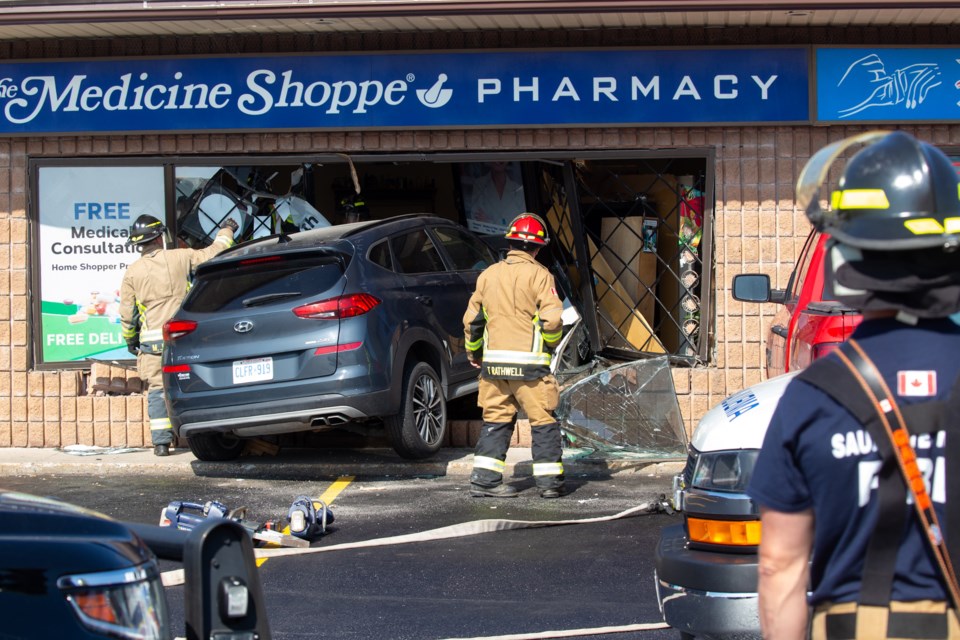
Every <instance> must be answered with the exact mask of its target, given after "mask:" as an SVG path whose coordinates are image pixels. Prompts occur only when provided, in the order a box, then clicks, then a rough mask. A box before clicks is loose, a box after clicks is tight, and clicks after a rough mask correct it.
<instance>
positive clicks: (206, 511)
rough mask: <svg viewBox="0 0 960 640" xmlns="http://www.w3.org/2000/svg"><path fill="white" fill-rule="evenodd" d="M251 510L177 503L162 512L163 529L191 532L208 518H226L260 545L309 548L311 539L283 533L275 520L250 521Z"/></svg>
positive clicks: (208, 503)
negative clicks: (241, 528)
mask: <svg viewBox="0 0 960 640" xmlns="http://www.w3.org/2000/svg"><path fill="white" fill-rule="evenodd" d="M246 515H247V508H246V507H240V508H238V509H228V508H227V506H226V505H224V504H223V503H222V502H218V501H216V500H209V501H207V502H205V503H202V504H201V503H199V502H186V501H182V500H174V501H173V502H171V503H170V504H168V505H167V506H166V508H164V509H163V511H161V512H160V526H161V527H170V526H175V527H176V528H177V529H180V530H183V531H190V530H192V529H194V528H195V527H196V526H197V525H199V524H200V523H202V522H203V521H204V520H207V519H208V518H223V519H227V520H233V521H234V522H237V523H239V524H240V525H241V526H242V527H243V528H244V529H246V531H247V533H249V534H250V537H251V538H253V540H254V541H255V542H257V543H260V544H263V543H273V544H277V545H280V546H282V547H308V546H310V542H309V540H305V539H303V538H301V537H298V536H291V535H287V534H285V533H282V532H281V529H283V526H282V525H281V524H280V523H278V522H276V521H273V520H268V521H265V522H256V521H253V520H247V519H246Z"/></svg>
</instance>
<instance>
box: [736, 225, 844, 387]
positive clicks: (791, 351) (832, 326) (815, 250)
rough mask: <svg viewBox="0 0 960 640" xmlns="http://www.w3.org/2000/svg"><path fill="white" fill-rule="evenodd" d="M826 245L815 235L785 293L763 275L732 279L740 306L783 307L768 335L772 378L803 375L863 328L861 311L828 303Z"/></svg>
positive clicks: (823, 236)
mask: <svg viewBox="0 0 960 640" xmlns="http://www.w3.org/2000/svg"><path fill="white" fill-rule="evenodd" d="M826 242H827V236H825V235H824V234H822V233H818V232H816V231H813V232H811V233H810V235H809V236H808V237H807V241H806V242H805V243H804V245H803V249H802V250H801V252H800V259H799V260H798V261H797V264H796V266H795V267H794V270H793V273H792V274H790V279H789V280H788V281H787V286H786V288H785V289H771V288H770V277H769V276H767V275H764V274H741V275H737V276H734V277H733V298H734V299H735V300H740V301H742V302H775V303H778V304H780V305H781V306H780V308H779V309H778V310H777V313H776V314H775V315H774V317H773V322H772V323H771V326H770V331H769V333H768V334H767V342H766V355H767V362H766V364H767V378H773V377H775V376H778V375H780V374H782V373H787V372H789V371H799V370H800V369H803V368H804V367H806V366H808V365H809V364H810V363H811V362H813V361H814V360H816V359H817V358H820V357H821V356H823V355H825V354H827V353H830V352H831V351H833V350H834V349H836V348H837V347H838V346H840V343H841V342H843V341H844V340H846V339H847V338H848V337H849V336H850V334H851V333H853V329H854V327H856V326H857V325H858V324H860V320H861V317H860V314H859V312H858V311H856V310H854V309H851V308H849V307H846V306H844V305H842V304H840V303H839V302H836V301H835V300H826V299H824V292H823V285H824V278H823V261H824V253H825V247H826Z"/></svg>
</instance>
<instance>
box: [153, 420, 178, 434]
mask: <svg viewBox="0 0 960 640" xmlns="http://www.w3.org/2000/svg"><path fill="white" fill-rule="evenodd" d="M172 428H173V427H172V425H171V424H170V418H150V431H158V430H160V429H172Z"/></svg>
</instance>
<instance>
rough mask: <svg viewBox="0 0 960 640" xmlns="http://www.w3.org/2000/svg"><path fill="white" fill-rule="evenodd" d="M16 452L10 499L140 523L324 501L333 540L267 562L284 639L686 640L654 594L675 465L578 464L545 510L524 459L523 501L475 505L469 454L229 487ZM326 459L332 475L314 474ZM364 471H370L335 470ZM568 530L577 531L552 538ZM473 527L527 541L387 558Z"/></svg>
mask: <svg viewBox="0 0 960 640" xmlns="http://www.w3.org/2000/svg"><path fill="white" fill-rule="evenodd" d="M41 451H47V450H41ZM22 452H23V451H22V450H21V451H20V453H22ZM13 453H18V452H17V451H12V450H0V486H4V487H5V488H8V489H16V490H23V491H30V492H33V493H39V494H41V495H52V496H57V497H59V498H61V499H63V500H66V501H70V502H74V503H76V504H80V505H82V506H85V507H89V508H93V509H97V510H99V511H102V512H104V513H106V514H107V515H110V516H112V517H115V518H119V519H124V520H130V521H135V522H147V523H155V522H156V521H157V519H158V515H159V512H160V510H161V509H162V508H163V506H165V505H166V504H167V503H168V501H170V500H189V501H200V502H202V501H204V500H210V499H216V500H219V501H221V502H223V503H225V504H226V505H228V506H230V507H237V506H241V505H242V506H245V507H247V510H248V513H249V514H250V517H251V518H274V517H277V516H282V515H285V512H286V509H287V508H288V506H289V504H290V502H291V500H292V499H293V498H294V497H295V496H296V495H300V494H304V495H308V496H311V497H314V498H321V497H322V498H323V499H324V500H325V501H326V502H328V503H329V504H330V507H331V510H332V511H333V513H334V515H335V521H334V523H333V524H332V525H331V526H330V529H329V531H328V533H327V535H325V536H323V537H322V538H320V539H319V540H317V541H316V542H314V543H313V544H312V545H311V547H310V552H309V553H301V554H296V555H293V556H289V557H270V558H261V560H260V561H261V563H262V564H261V567H260V574H259V575H260V578H261V581H262V584H263V588H264V592H265V598H266V602H267V606H268V612H269V617H270V626H271V632H272V636H273V637H274V638H290V639H293V638H297V639H299V638H320V637H335V638H371V637H380V638H497V637H510V638H521V637H530V638H533V637H582V638H589V637H599V636H600V635H602V636H603V637H610V635H613V636H614V637H621V638H669V637H675V636H676V632H674V631H672V630H669V629H666V628H664V625H663V624H662V622H661V620H660V617H659V612H658V610H657V605H656V600H655V597H654V589H653V567H652V549H653V546H654V545H655V544H656V540H657V538H658V535H659V530H660V528H661V527H662V526H665V525H667V524H671V523H673V522H675V519H674V518H675V516H669V515H665V514H663V513H656V512H655V506H656V503H657V501H658V498H659V496H660V495H661V494H662V493H664V492H666V491H668V490H669V481H670V474H669V473H668V469H669V467H670V465H668V464H666V463H661V464H658V465H651V464H649V463H646V464H634V465H633V466H632V467H630V466H628V465H623V464H620V463H617V464H615V465H612V466H613V467H617V468H611V465H610V464H607V465H602V464H598V463H596V462H591V463H586V464H587V466H582V465H581V464H580V463H574V462H573V461H571V464H570V465H568V469H569V472H568V473H569V476H570V477H569V480H568V482H569V485H570V487H571V489H572V492H571V493H570V495H568V496H565V497H563V498H561V499H559V500H543V499H541V498H540V497H539V495H538V494H537V492H536V491H535V490H534V489H533V481H532V478H531V477H530V476H529V475H528V474H526V473H525V471H524V470H525V467H524V464H523V459H522V458H523V456H524V454H526V455H529V452H524V451H522V450H518V451H515V452H514V453H512V454H511V456H512V457H513V458H514V459H513V461H512V465H511V469H510V472H509V474H508V475H510V476H511V480H510V481H511V482H515V483H517V485H518V487H520V488H522V489H523V491H522V492H521V494H520V496H519V497H517V498H515V499H510V500H496V499H477V498H470V497H469V494H468V486H469V479H468V475H467V473H468V472H467V473H463V472H462V471H461V469H469V466H470V465H469V455H470V454H469V453H467V452H463V451H449V452H445V453H444V455H443V456H441V457H442V458H443V460H435V461H434V462H433V463H432V464H433V465H434V467H432V469H433V472H430V471H429V470H428V469H426V468H423V467H418V465H417V464H414V465H412V466H410V465H405V463H406V461H400V462H394V461H393V460H392V459H391V456H390V455H389V453H388V452H386V451H383V452H374V451H361V450H357V451H349V452H341V453H339V454H336V453H330V452H309V453H308V452H284V453H282V454H281V455H280V456H277V459H271V460H262V459H257V460H246V459H242V460H240V461H237V462H235V463H231V465H233V471H234V473H232V474H230V473H228V471H229V469H226V468H221V467H220V466H218V468H216V469H213V468H204V466H205V465H207V464H208V463H202V465H201V466H198V463H196V461H191V460H189V459H188V457H189V456H188V454H186V453H183V454H181V455H182V458H180V459H176V458H177V456H171V457H170V458H171V459H174V460H171V459H161V458H156V459H154V460H150V458H152V457H153V456H152V454H149V452H147V454H144V453H141V452H131V453H126V454H101V455H99V456H97V455H93V456H71V457H70V458H69V459H63V458H62V457H60V456H65V455H68V454H63V453H62V452H61V453H60V454H59V455H57V454H55V453H49V452H47V453H46V454H44V453H34V454H31V455H28V454H25V453H24V454H23V455H21V456H20V458H19V466H17V464H18V463H16V462H13V461H11V460H10V457H11V454H13ZM318 453H320V457H321V458H324V457H326V460H325V461H317V460H313V463H312V464H308V462H309V461H308V460H306V459H303V458H304V457H308V456H311V455H313V456H316V455H317V454H318ZM122 456H140V457H141V458H143V463H142V464H141V465H136V464H135V462H136V460H134V459H133V458H123V457H122ZM148 456H149V457H148ZM355 456H360V458H362V459H363V460H366V461H367V462H369V463H370V465H368V466H367V467H366V468H364V467H363V465H357V466H354V467H352V469H347V468H345V467H343V468H341V467H339V466H338V465H340V464H342V465H348V464H349V463H350V462H351V461H353V462H354V463H355V462H356V460H355V459H354V457H355ZM74 458H82V459H81V460H76V459H74ZM98 458H99V459H98ZM374 463H376V465H381V466H380V467H376V466H375V465H374ZM162 465H166V466H165V467H162V468H159V469H158V468H157V466H162ZM397 465H400V466H399V467H398V466H397ZM227 466H229V465H227ZM673 466H674V467H676V466H677V465H676V464H673ZM441 467H443V468H444V469H446V471H444V472H439V473H438V472H437V471H438V470H439V469H440V468H441ZM375 468H376V472H374V469H375ZM83 469H86V470H87V471H86V472H84V471H83ZM271 469H272V470H273V472H271V471H270V470H271ZM404 469H406V471H404ZM574 469H576V473H573V471H574ZM311 470H312V471H311ZM347 470H352V471H353V472H354V473H345V471H347ZM390 470H392V473H384V471H390ZM588 470H589V472H588ZM197 471H200V472H204V471H206V473H205V474H204V473H197ZM294 475H296V476H297V477H291V476H294ZM593 519H598V520H597V521H591V520H593ZM584 520H587V521H589V522H582V521H584ZM561 521H575V522H573V523H570V524H562V525H551V523H557V522H561ZM477 522H486V523H489V522H501V523H502V522H508V523H513V524H512V525H510V526H516V527H523V528H506V527H504V528H502V529H499V530H495V531H486V532H483V533H476V532H471V533H469V534H468V535H460V536H455V537H440V538H438V539H433V540H420V541H407V540H405V541H403V542H402V543H396V542H394V543H390V542H391V539H394V538H395V537H396V536H411V535H416V534H424V533H431V532H432V533H434V534H435V533H436V532H437V531H438V530H440V532H441V534H442V535H444V536H446V535H447V534H449V533H450V531H449V530H444V528H448V527H451V526H452V525H465V526H466V528H467V529H468V531H470V530H472V529H475V528H476V525H475V524H473V523H477ZM517 523H519V524H517ZM530 523H537V524H536V525H535V526H529V525H530ZM494 528H497V527H494ZM384 541H386V542H388V543H389V544H381V543H382V542H384ZM165 569H166V570H171V571H173V570H175V569H176V567H166V568H165ZM168 598H169V599H170V602H171V608H172V610H173V612H174V617H175V624H179V625H180V628H182V621H181V622H177V621H178V620H182V617H181V618H177V616H178V615H179V616H182V606H183V605H182V598H183V594H182V589H181V588H178V587H169V588H168ZM178 612H180V613H178ZM177 628H178V627H177V626H175V630H176V629H177ZM547 632H549V633H548V635H543V634H544V633H547ZM531 634H532V635H531ZM570 634H574V635H570Z"/></svg>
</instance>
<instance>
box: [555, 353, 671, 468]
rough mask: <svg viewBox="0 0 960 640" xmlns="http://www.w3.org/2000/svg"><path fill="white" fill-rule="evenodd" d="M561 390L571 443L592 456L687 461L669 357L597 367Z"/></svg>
mask: <svg viewBox="0 0 960 640" xmlns="http://www.w3.org/2000/svg"><path fill="white" fill-rule="evenodd" d="M593 371H594V373H590V374H589V375H587V376H586V377H582V378H580V379H579V380H577V381H575V382H572V383H570V382H569V381H568V382H567V384H566V385H565V387H564V388H563V389H562V390H561V392H560V406H559V407H557V411H556V416H557V418H558V420H559V421H560V426H561V428H562V429H563V431H564V434H565V435H566V438H567V440H568V442H569V443H570V444H571V445H572V446H573V447H576V448H578V449H584V450H588V453H587V455H589V457H591V458H621V459H622V458H628V459H645V460H678V459H679V460H682V459H685V458H686V455H687V449H686V447H687V434H686V430H685V428H684V425H683V420H682V418H681V416H680V404H679V402H678V401H677V394H676V390H675V389H674V386H673V375H672V373H671V371H670V364H669V361H668V360H667V358H666V357H660V358H652V359H649V360H638V361H635V362H628V363H625V364H617V365H614V366H603V367H596V368H594V369H593Z"/></svg>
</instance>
